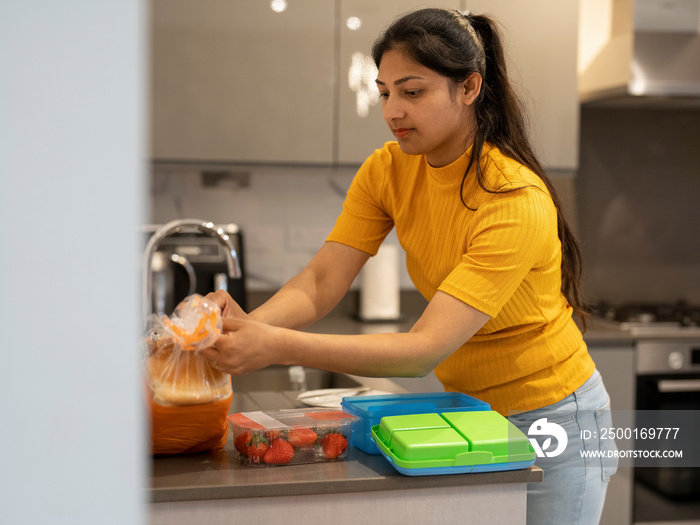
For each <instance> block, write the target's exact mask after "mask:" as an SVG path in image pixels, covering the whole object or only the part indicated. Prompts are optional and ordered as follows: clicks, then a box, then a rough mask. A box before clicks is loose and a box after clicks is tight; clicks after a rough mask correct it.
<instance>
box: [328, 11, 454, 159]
mask: <svg viewBox="0 0 700 525" xmlns="http://www.w3.org/2000/svg"><path fill="white" fill-rule="evenodd" d="M428 4H430V2H425V1H420V0H382V1H380V2H378V1H376V0H342V1H341V2H340V6H341V7H340V16H339V18H340V24H339V32H340V53H339V56H340V66H339V67H340V78H339V81H338V85H339V92H340V94H339V96H340V104H339V106H338V153H337V154H338V162H339V163H341V164H348V163H349V164H358V163H361V162H363V161H364V160H365V158H367V157H368V156H369V155H370V154H371V153H372V151H374V150H375V149H376V148H380V147H381V146H382V145H383V144H384V142H386V141H387V140H395V139H394V137H393V135H392V134H391V132H390V131H389V127H388V126H387V124H386V123H385V122H384V118H383V117H382V108H381V103H380V100H379V92H378V91H377V87H376V84H375V80H376V78H377V69H376V67H375V65H374V62H373V60H372V44H373V43H374V41H375V39H376V38H377V37H378V36H379V35H380V34H381V32H382V31H383V30H384V29H386V27H387V26H388V25H389V24H390V23H391V22H392V21H393V20H394V19H396V18H397V17H398V16H399V15H402V14H404V13H407V12H409V11H413V10H414V9H418V8H421V7H426V5H428ZM435 4H436V5H439V6H441V7H451V8H453V9H458V8H459V4H460V2H459V0H453V1H449V0H447V1H444V2H439V3H435Z"/></svg>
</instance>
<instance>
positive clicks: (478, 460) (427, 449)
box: [372, 411, 535, 468]
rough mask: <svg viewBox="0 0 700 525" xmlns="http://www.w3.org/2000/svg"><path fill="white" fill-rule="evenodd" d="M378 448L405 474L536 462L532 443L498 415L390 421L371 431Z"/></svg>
mask: <svg viewBox="0 0 700 525" xmlns="http://www.w3.org/2000/svg"><path fill="white" fill-rule="evenodd" d="M372 436H373V437H374V440H375V442H376V443H377V446H378V447H379V448H380V449H381V450H382V451H383V452H384V453H385V454H386V455H387V456H388V457H390V458H391V459H392V461H394V462H395V463H396V464H397V465H398V466H400V467H403V468H431V467H451V466H468V465H488V464H494V463H513V462H522V461H532V460H534V458H535V453H534V450H533V449H532V448H531V446H530V443H529V441H528V439H527V437H526V436H525V435H524V434H523V433H522V432H521V431H520V430H519V429H518V428H517V427H516V426H515V425H513V424H512V423H511V422H510V421H508V420H507V419H506V418H504V417H503V416H501V415H500V414H499V413H497V412H493V411H469V412H450V413H443V414H414V415H401V416H385V417H383V418H382V419H381V423H380V424H379V425H375V426H373V427H372Z"/></svg>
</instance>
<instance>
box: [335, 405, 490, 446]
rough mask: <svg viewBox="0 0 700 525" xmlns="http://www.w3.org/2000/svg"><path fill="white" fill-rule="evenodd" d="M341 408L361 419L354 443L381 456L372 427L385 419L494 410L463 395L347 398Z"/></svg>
mask: <svg viewBox="0 0 700 525" xmlns="http://www.w3.org/2000/svg"><path fill="white" fill-rule="evenodd" d="M340 405H341V407H342V409H343V411H345V412H346V413H348V414H352V415H353V416H356V418H357V419H356V421H355V422H354V423H353V424H352V436H351V439H350V443H351V444H352V445H353V446H354V447H357V448H359V449H360V450H362V451H363V452H365V453H367V454H379V453H380V451H379V448H377V445H376V444H375V442H374V441H373V440H372V427H373V426H375V425H379V423H380V421H381V419H382V418H383V417H385V416H396V415H406V414H428V413H447V412H465V411H486V410H491V406H490V405H489V404H488V403H486V402H484V401H481V400H479V399H476V398H474V397H471V396H468V395H466V394H462V393H459V392H437V393H426V394H392V395H382V396H354V397H346V398H343V400H342V401H341V403H340Z"/></svg>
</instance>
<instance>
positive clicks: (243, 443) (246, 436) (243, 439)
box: [233, 430, 253, 455]
mask: <svg viewBox="0 0 700 525" xmlns="http://www.w3.org/2000/svg"><path fill="white" fill-rule="evenodd" d="M251 437H253V433H252V432H251V431H250V430H246V431H245V432H243V433H242V434H238V435H237V436H236V439H234V441H233V443H234V445H236V450H238V452H240V453H241V454H243V455H245V453H246V452H245V449H246V448H247V447H248V441H250V438H251Z"/></svg>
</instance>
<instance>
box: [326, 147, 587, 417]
mask: <svg viewBox="0 0 700 525" xmlns="http://www.w3.org/2000/svg"><path fill="white" fill-rule="evenodd" d="M470 154H471V151H468V152H467V153H465V155H463V156H461V157H460V158H459V159H457V160H456V161H454V162H453V163H451V164H449V165H448V166H445V167H441V168H434V167H432V166H430V165H429V164H428V163H427V161H426V159H425V157H424V156H422V155H407V154H405V153H403V152H402V151H401V149H400V148H399V146H398V144H397V143H396V142H388V143H386V144H385V146H384V147H383V148H382V149H379V150H376V151H375V152H374V154H372V155H371V156H370V157H369V158H368V159H367V160H366V161H365V163H364V164H363V165H362V167H361V168H360V170H359V171H358V173H357V175H356V176H355V178H354V179H353V182H352V184H351V186H350V189H349V190H348V194H347V197H346V200H345V202H344V204H343V211H342V213H341V215H340V216H339V217H338V220H337V222H336V225H335V228H334V229H333V231H332V232H331V233H330V235H329V236H328V239H327V240H329V241H335V242H340V243H343V244H346V245H349V246H352V247H354V248H357V249H359V250H363V251H365V252H368V253H369V254H371V255H374V254H376V253H377V250H378V249H379V245H380V244H381V243H382V241H383V240H384V238H385V237H386V235H387V234H388V233H389V232H390V231H391V229H392V227H396V233H397V236H398V239H399V241H400V243H401V246H402V247H403V248H404V250H405V251H406V266H407V270H408V273H409V275H410V277H411V279H412V281H413V283H414V284H415V286H416V288H417V289H418V291H419V292H420V293H421V294H422V295H423V296H424V297H425V298H426V299H428V300H430V299H431V298H432V297H433V295H434V294H435V292H436V291H437V290H441V291H443V292H446V293H448V294H450V295H452V296H454V297H456V298H457V299H460V300H461V301H464V302H465V303H467V304H469V305H470V306H473V307H474V308H476V309H478V310H480V311H482V312H484V313H486V314H487V315H489V316H490V317H491V320H490V321H489V322H488V323H486V325H484V326H483V327H482V329H481V330H479V332H477V334H476V335H474V336H473V337H472V338H471V339H470V340H469V341H467V342H465V344H464V345H462V347H460V348H459V349H458V350H457V351H456V352H455V353H454V354H452V355H451V356H450V357H448V358H447V359H446V360H445V361H443V362H442V363H441V364H440V365H439V366H438V367H437V368H436V369H435V373H436V375H437V377H438V379H440V381H441V382H442V383H443V385H444V387H445V389H446V390H448V391H458V392H464V393H466V394H469V395H472V396H474V397H477V398H479V399H482V400H484V401H486V402H488V403H490V404H491V407H492V409H493V410H497V411H498V412H500V413H501V414H504V415H507V414H508V411H511V410H532V409H535V408H541V407H543V406H546V405H549V404H551V403H555V402H557V401H559V400H561V399H563V398H564V397H566V396H567V395H568V394H570V393H571V392H573V391H574V390H575V389H576V388H578V387H579V386H581V385H582V384H583V383H584V382H585V381H586V379H588V377H590V375H591V374H592V373H593V370H594V368H595V365H594V363H593V361H592V359H591V358H590V356H589V354H588V350H587V348H586V345H585V343H584V341H583V338H582V336H581V332H580V330H579V329H578V327H577V326H576V324H575V323H574V321H573V319H572V317H571V314H572V309H571V307H570V306H569V304H568V303H567V301H566V299H565V297H564V296H563V295H562V293H561V244H560V242H559V238H558V236H557V213H556V209H555V207H554V204H553V202H552V199H551V197H550V195H549V192H548V191H547V189H546V187H545V186H544V184H543V183H542V181H541V179H540V178H539V177H537V175H535V174H534V173H532V171H530V170H529V169H527V168H526V167H524V166H522V165H521V164H519V163H518V162H517V161H515V160H513V159H511V158H509V157H506V156H505V155H503V154H502V153H501V152H500V151H499V150H498V149H497V148H495V147H491V146H489V145H486V146H485V147H484V149H483V153H482V169H483V172H484V175H485V180H486V182H487V187H488V188H489V189H493V190H497V191H498V192H499V193H489V192H486V191H484V190H482V189H481V188H479V186H478V185H477V183H476V178H475V176H474V168H472V169H471V171H470V174H469V176H468V177H467V179H466V181H465V184H464V192H463V195H464V199H465V202H466V204H467V205H468V206H469V208H471V209H468V208H467V207H465V206H464V204H463V203H462V201H461V200H460V184H461V182H462V177H463V176H464V173H465V171H466V167H467V164H468V159H469V155H470ZM509 189H514V191H510V192H504V190H509Z"/></svg>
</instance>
